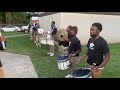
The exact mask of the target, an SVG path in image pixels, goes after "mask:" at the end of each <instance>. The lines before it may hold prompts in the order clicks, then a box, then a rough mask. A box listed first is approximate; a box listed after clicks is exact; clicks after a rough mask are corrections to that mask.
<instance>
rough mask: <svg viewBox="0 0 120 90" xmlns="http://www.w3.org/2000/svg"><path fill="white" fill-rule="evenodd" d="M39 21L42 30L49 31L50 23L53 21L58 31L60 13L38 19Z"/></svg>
mask: <svg viewBox="0 0 120 90" xmlns="http://www.w3.org/2000/svg"><path fill="white" fill-rule="evenodd" d="M39 20H40V26H41V27H42V28H43V29H44V30H50V29H51V22H52V21H55V23H56V27H57V28H58V29H60V27H61V26H60V25H61V13H57V14H52V15H48V16H43V17H39Z"/></svg>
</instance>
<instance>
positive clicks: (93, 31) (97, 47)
mask: <svg viewBox="0 0 120 90" xmlns="http://www.w3.org/2000/svg"><path fill="white" fill-rule="evenodd" d="M101 31H102V25H101V24H100V23H93V24H92V26H91V28H90V36H91V37H92V38H90V39H89V40H88V44H87V48H88V49H87V52H86V53H85V54H84V55H83V56H81V58H80V59H81V60H83V59H85V57H86V56H87V55H88V59H87V63H88V66H89V67H91V68H92V69H91V73H92V77H93V78H99V77H100V75H101V72H102V69H99V68H103V67H104V66H105V65H106V64H107V62H108V61H109V59H110V52H109V47H108V44H107V42H106V40H105V39H104V38H102V37H101V36H100V32H101ZM103 55H104V56H105V57H104V58H103ZM93 64H95V65H93Z"/></svg>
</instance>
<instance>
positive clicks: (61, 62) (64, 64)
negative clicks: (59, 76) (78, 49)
mask: <svg viewBox="0 0 120 90" xmlns="http://www.w3.org/2000/svg"><path fill="white" fill-rule="evenodd" d="M57 62H58V69H60V70H66V69H68V68H69V65H70V61H69V56H68V55H62V56H58V57H57Z"/></svg>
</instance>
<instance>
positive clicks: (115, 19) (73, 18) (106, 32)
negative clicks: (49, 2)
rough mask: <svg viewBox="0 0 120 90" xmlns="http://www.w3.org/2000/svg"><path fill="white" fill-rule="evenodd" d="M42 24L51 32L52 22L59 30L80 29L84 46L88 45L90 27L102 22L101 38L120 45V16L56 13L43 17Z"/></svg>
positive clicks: (78, 35) (80, 36)
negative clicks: (71, 27) (71, 26)
mask: <svg viewBox="0 0 120 90" xmlns="http://www.w3.org/2000/svg"><path fill="white" fill-rule="evenodd" d="M39 19H40V22H41V23H40V24H41V26H42V27H43V29H44V30H50V28H51V26H50V25H51V22H52V21H55V22H56V26H57V28H58V30H59V29H61V28H65V29H66V28H67V26H68V25H75V26H77V27H78V34H77V37H78V38H79V39H80V40H81V44H82V45H86V44H87V41H88V39H89V38H90V34H89V33H90V27H91V25H92V23H94V22H100V23H101V24H102V25H103V31H102V32H101V36H102V37H104V38H105V39H106V40H107V42H108V43H120V39H119V38H120V35H119V34H120V25H119V24H120V16H119V15H101V14H84V13H65V12H61V13H56V14H51V15H46V16H42V17H40V18H39Z"/></svg>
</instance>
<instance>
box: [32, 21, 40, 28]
mask: <svg viewBox="0 0 120 90" xmlns="http://www.w3.org/2000/svg"><path fill="white" fill-rule="evenodd" d="M31 22H34V23H38V26H39V27H40V22H39V20H32V21H31Z"/></svg>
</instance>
